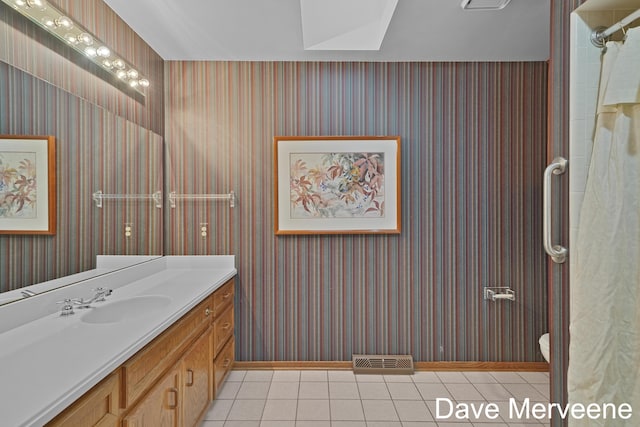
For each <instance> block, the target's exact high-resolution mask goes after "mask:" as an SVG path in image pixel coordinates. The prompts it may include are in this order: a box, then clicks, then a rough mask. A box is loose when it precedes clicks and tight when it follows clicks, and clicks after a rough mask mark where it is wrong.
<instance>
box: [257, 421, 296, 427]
mask: <svg viewBox="0 0 640 427" xmlns="http://www.w3.org/2000/svg"><path fill="white" fill-rule="evenodd" d="M260 427H296V422H295V421H283V420H278V421H269V420H262V421H261V422H260Z"/></svg>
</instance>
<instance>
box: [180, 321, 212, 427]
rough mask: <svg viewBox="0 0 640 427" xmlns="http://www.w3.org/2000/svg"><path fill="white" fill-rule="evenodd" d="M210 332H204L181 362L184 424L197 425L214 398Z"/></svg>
mask: <svg viewBox="0 0 640 427" xmlns="http://www.w3.org/2000/svg"><path fill="white" fill-rule="evenodd" d="M210 335H211V334H209V333H205V334H202V336H201V337H200V338H199V339H198V341H197V342H196V343H195V344H194V346H193V347H192V348H191V349H190V350H189V351H188V352H187V354H185V356H184V357H183V358H182V362H181V372H182V405H181V406H182V421H183V422H182V425H184V426H195V425H196V423H197V422H198V421H199V420H200V417H201V416H202V415H203V413H204V411H206V410H207V408H208V406H209V402H210V401H211V400H212V399H213V396H212V395H211V393H210V391H209V378H210V377H211V368H210V367H209V357H210V356H209V341H210V339H211V338H210Z"/></svg>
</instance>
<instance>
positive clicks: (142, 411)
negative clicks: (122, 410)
mask: <svg viewBox="0 0 640 427" xmlns="http://www.w3.org/2000/svg"><path fill="white" fill-rule="evenodd" d="M179 389H180V370H179V369H178V368H174V369H172V370H171V371H169V372H168V373H167V374H166V375H165V376H164V377H163V378H162V379H161V380H160V382H158V383H157V384H156V385H155V386H154V387H153V388H152V389H151V390H149V393H147V394H146V395H145V397H144V398H143V399H142V400H141V401H140V402H139V403H138V404H137V405H136V406H135V407H134V408H133V410H132V411H131V412H129V414H128V415H127V416H126V417H125V418H124V419H123V420H122V425H123V427H151V426H153V427H177V426H179V425H180V424H179V416H180V413H179V410H178V408H179V405H180V401H179V400H180V392H179Z"/></svg>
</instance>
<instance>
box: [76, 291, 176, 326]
mask: <svg viewBox="0 0 640 427" xmlns="http://www.w3.org/2000/svg"><path fill="white" fill-rule="evenodd" d="M170 302H171V298H168V297H165V296H162V295H142V296H137V297H132V298H129V299H125V300H121V301H114V302H109V303H105V304H104V305H96V306H93V307H91V308H90V309H89V310H90V311H89V312H88V313H86V314H83V315H82V317H81V318H80V320H82V321H83V322H84V323H116V322H122V321H123V320H130V319H135V318H139V317H144V316H148V315H149V314H151V313H154V312H156V311H158V310H162V309H163V308H164V307H166V306H168V305H169V303H170Z"/></svg>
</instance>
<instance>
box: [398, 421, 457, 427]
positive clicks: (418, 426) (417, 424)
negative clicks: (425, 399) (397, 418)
mask: <svg viewBox="0 0 640 427" xmlns="http://www.w3.org/2000/svg"><path fill="white" fill-rule="evenodd" d="M402 427H438V424H436V423H435V422H433V421H404V422H403V423H402ZM467 427H468V426H467Z"/></svg>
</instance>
